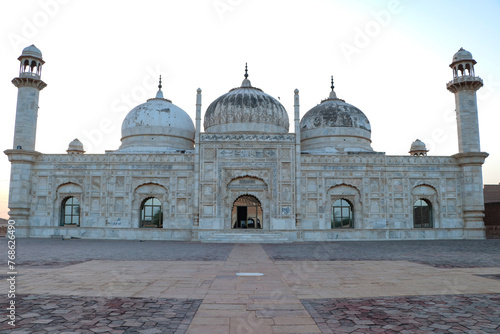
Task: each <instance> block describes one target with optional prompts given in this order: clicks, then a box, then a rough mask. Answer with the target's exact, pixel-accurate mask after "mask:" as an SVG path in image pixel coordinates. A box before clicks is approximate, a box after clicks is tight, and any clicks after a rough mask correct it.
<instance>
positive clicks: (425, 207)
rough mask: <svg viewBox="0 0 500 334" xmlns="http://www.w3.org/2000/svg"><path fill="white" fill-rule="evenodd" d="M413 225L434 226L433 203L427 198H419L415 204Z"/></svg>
mask: <svg viewBox="0 0 500 334" xmlns="http://www.w3.org/2000/svg"><path fill="white" fill-rule="evenodd" d="M413 227H415V228H430V227H432V204H431V203H430V202H429V201H428V200H426V199H423V198H421V199H418V200H417V201H416V202H415V204H413Z"/></svg>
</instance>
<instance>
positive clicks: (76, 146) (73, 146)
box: [66, 138, 85, 154]
mask: <svg viewBox="0 0 500 334" xmlns="http://www.w3.org/2000/svg"><path fill="white" fill-rule="evenodd" d="M66 152H68V154H83V153H85V150H84V149H83V144H82V142H81V141H79V140H78V139H77V138H75V139H73V141H72V142H71V143H69V145H68V149H67V150H66Z"/></svg>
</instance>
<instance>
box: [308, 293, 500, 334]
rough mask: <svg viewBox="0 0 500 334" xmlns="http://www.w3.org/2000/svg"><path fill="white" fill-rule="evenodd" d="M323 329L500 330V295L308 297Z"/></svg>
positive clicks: (437, 331) (328, 331)
mask: <svg viewBox="0 0 500 334" xmlns="http://www.w3.org/2000/svg"><path fill="white" fill-rule="evenodd" d="M302 304H303V305H304V307H305V308H306V309H307V310H308V311H309V314H311V316H312V317H313V319H314V320H315V321H316V324H317V325H318V327H319V328H320V329H321V331H322V332H323V333H325V334H326V333H335V334H336V333H401V334H405V333H408V334H410V333H498V332H499V331H500V295H443V296H412V297H396V298H394V297H381V298H356V299H350V298H349V299H308V300H302Z"/></svg>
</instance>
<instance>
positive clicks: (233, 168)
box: [216, 162, 278, 217]
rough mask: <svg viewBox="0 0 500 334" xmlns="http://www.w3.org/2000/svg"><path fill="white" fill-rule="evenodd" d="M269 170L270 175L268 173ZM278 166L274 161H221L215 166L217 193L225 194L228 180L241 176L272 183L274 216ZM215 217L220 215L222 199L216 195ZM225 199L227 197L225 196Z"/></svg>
mask: <svg viewBox="0 0 500 334" xmlns="http://www.w3.org/2000/svg"><path fill="white" fill-rule="evenodd" d="M269 171H270V172H271V173H272V175H269ZM277 175H278V167H277V164H276V163H274V162H247V163H242V162H221V163H219V164H218V166H217V180H218V183H217V193H218V194H226V186H227V185H228V184H229V182H230V180H232V179H236V178H243V177H255V178H258V179H261V180H264V182H267V183H268V184H269V183H271V184H272V194H269V195H271V198H270V200H271V201H272V204H273V205H272V206H271V207H272V208H273V209H272V210H273V211H274V212H273V215H274V216H276V210H277V208H276V207H277V205H276V204H277V196H278V176H277ZM216 197H217V199H216V205H217V217H221V216H222V212H223V210H222V201H223V199H222V198H221V197H223V196H216ZM226 200H227V198H226Z"/></svg>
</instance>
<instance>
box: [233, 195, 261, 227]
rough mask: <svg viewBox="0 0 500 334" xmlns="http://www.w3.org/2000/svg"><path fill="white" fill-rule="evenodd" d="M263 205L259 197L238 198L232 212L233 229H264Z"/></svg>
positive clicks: (245, 196)
mask: <svg viewBox="0 0 500 334" xmlns="http://www.w3.org/2000/svg"><path fill="white" fill-rule="evenodd" d="M262 217H263V215H262V205H261V204H260V201H259V200H258V199H257V197H255V196H252V195H242V196H240V197H238V198H237V199H236V200H235V201H234V203H233V208H232V210H231V222H232V228H235V229H262Z"/></svg>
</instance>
